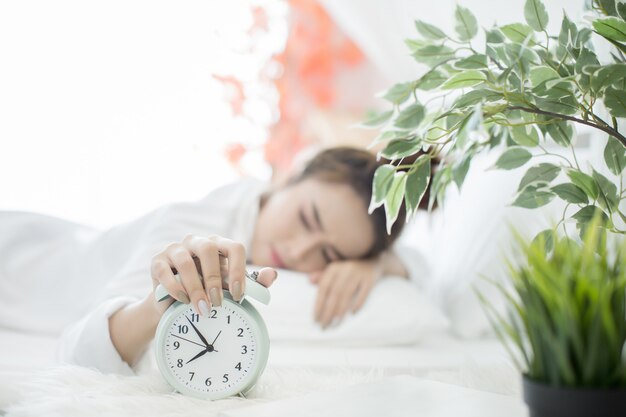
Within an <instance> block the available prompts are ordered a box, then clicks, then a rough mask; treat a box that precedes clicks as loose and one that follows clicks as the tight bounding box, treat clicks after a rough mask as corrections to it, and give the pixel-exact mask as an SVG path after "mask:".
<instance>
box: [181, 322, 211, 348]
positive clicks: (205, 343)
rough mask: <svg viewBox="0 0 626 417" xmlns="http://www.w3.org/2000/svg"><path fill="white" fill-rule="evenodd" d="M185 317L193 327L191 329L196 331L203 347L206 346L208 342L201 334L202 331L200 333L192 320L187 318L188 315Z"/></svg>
mask: <svg viewBox="0 0 626 417" xmlns="http://www.w3.org/2000/svg"><path fill="white" fill-rule="evenodd" d="M185 318H186V319H187V321H188V322H189V324H191V327H193V329H194V330H195V331H196V333H197V334H198V337H199V338H200V340H202V343H204V347H206V348H208V347H209V342H207V341H206V339H205V338H204V336H202V333H200V330H198V328H197V327H196V326H195V325H194V324H193V323H192V321H191V320H189V317H187V316H185Z"/></svg>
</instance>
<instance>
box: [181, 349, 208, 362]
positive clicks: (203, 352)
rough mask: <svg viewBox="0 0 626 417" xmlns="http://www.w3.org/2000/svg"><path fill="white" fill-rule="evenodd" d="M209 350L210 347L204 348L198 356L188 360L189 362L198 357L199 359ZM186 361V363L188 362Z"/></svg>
mask: <svg viewBox="0 0 626 417" xmlns="http://www.w3.org/2000/svg"><path fill="white" fill-rule="evenodd" d="M208 351H209V349H204V350H203V351H202V352H200V353H198V354H197V355H196V356H194V357H193V358H191V359H189V360H188V361H187V363H189V362H191V361H195V360H196V359H198V358H199V357H200V356H202V355H204V354H205V353H207V352H208ZM187 363H185V365H186V364H187Z"/></svg>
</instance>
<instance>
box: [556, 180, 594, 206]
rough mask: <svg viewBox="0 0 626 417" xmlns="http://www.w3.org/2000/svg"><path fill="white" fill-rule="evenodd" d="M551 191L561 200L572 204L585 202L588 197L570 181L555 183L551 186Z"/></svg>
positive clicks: (587, 200)
mask: <svg viewBox="0 0 626 417" xmlns="http://www.w3.org/2000/svg"><path fill="white" fill-rule="evenodd" d="M551 190H552V192H553V193H554V194H556V195H558V196H559V197H560V198H561V199H562V200H565V201H567V202H568V203H572V204H587V203H588V202H589V198H588V197H587V194H585V192H584V191H583V190H582V189H581V188H580V187H577V186H575V185H574V184H571V183H563V184H559V185H555V186H554V187H552V188H551Z"/></svg>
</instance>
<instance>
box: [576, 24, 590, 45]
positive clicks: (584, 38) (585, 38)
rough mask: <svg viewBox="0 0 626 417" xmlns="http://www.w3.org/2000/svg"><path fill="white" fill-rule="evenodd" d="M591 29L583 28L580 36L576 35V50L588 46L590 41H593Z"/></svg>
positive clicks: (579, 32)
mask: <svg viewBox="0 0 626 417" xmlns="http://www.w3.org/2000/svg"><path fill="white" fill-rule="evenodd" d="M591 33H592V31H591V29H588V28H582V29H580V30H579V31H578V34H577V35H576V39H574V46H575V47H576V48H580V47H582V46H583V45H586V44H587V43H588V42H589V40H590V39H591Z"/></svg>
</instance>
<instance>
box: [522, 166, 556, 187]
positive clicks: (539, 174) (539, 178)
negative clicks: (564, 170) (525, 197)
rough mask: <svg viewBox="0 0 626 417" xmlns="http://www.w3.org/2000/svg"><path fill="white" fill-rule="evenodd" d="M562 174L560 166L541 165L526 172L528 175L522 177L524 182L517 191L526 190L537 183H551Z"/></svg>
mask: <svg viewBox="0 0 626 417" xmlns="http://www.w3.org/2000/svg"><path fill="white" fill-rule="evenodd" d="M560 172H561V167H559V166H558V165H553V164H549V163H541V164H539V165H537V166H534V167H532V168H530V169H529V170H528V171H526V174H524V176H523V177H522V180H521V181H520V184H519V187H518V188H517V190H518V191H520V190H522V189H524V188H525V187H526V186H527V185H529V184H532V183H535V182H543V183H550V182H552V181H553V180H554V179H555V178H556V177H558V175H559V173H560Z"/></svg>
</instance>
